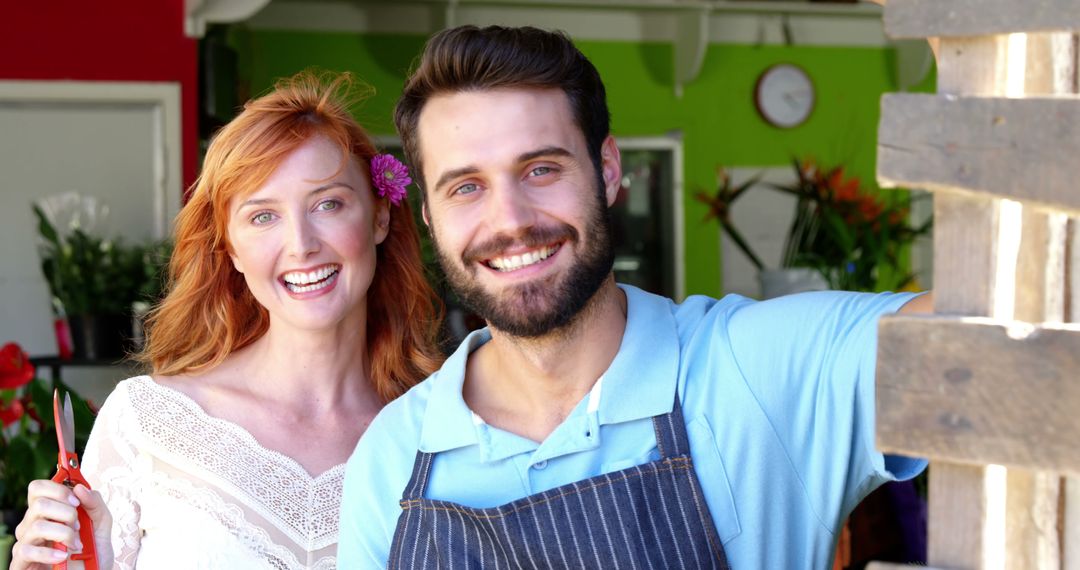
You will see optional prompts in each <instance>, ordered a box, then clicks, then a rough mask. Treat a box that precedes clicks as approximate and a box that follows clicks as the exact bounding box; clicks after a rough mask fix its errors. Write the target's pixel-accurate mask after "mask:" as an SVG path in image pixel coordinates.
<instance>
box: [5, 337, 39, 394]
mask: <svg viewBox="0 0 1080 570" xmlns="http://www.w3.org/2000/svg"><path fill="white" fill-rule="evenodd" d="M33 377H34V365H33V364H30V357H29V356H27V355H26V353H25V352H23V350H22V348H19V345H17V344H15V343H13V342H9V343H7V344H5V345H4V347H3V348H0V389H3V390H13V389H15V388H18V387H20V386H24V385H26V383H27V382H29V381H30V380H31V379H32V378H33Z"/></svg>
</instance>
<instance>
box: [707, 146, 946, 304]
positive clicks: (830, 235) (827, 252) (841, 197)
mask: <svg viewBox="0 0 1080 570" xmlns="http://www.w3.org/2000/svg"><path fill="white" fill-rule="evenodd" d="M793 164H794V167H795V172H796V174H797V175H798V177H797V180H796V182H795V183H794V184H792V185H791V186H781V185H775V184H770V185H769V187H770V188H772V189H773V190H776V191H778V192H783V193H785V194H789V195H791V196H793V197H795V198H796V203H795V217H794V219H793V220H792V223H791V227H790V228H788V234H787V238H786V239H785V241H784V250H783V258H782V260H781V266H782V267H809V268H811V269H814V270H816V271H818V272H819V273H821V275H822V276H823V277H824V278H825V280H826V281H827V282H828V284H829V287H830V288H832V289H837V290H845V291H883V290H892V291H896V290H901V289H904V288H905V287H908V286H910V285H911V283H912V281H914V274H912V273H910V272H908V271H906V270H905V268H904V267H902V265H903V259H902V253H903V251H904V250H905V248H907V247H908V246H909V245H910V244H911V243H912V242H913V241H914V240H915V239H916V238H917V237H919V236H921V235H923V234H925V233H927V232H928V231H930V226H931V222H929V221H928V222H926V223H925V224H923V225H922V226H919V227H913V226H911V225H910V224H909V222H908V201H907V200H906V195H905V196H904V198H905V199H904V200H897V201H895V202H891V203H887V202H884V201H882V200H881V199H880V198H878V196H877V192H874V191H867V189H866V188H864V187H863V186H862V184H861V183H860V181H859V179H858V178H855V177H849V176H847V175H846V174H845V172H844V168H843V167H834V168H830V169H822V168H819V167H818V166H817V165H815V164H814V163H813V162H810V161H806V162H800V161H798V160H794V161H793ZM719 178H720V184H719V187H718V189H717V191H716V193H715V195H708V194H705V193H703V192H699V193H698V194H697V196H696V198H697V200H698V201H700V202H702V203H704V204H706V205H708V206H709V212H708V214H707V215H706V218H705V219H706V220H709V219H712V218H715V219H716V220H717V221H718V222H719V224H720V226H721V228H723V230H724V231H725V232H726V233H727V234H728V236H729V237H730V238H731V239H732V241H733V242H734V243H735V245H736V246H737V247H738V248H739V249H740V250H741V251H742V252H743V253H744V254H745V255H746V256H747V257H748V258H749V259H750V261H751V262H752V263H753V264H754V265H755V266H756V267H757V268H758V269H759V270H761V269H763V268H764V266H763V264H762V262H761V260H760V259H759V258H758V257H757V255H755V254H754V252H753V251H752V250H751V248H750V246H749V244H748V243H747V242H746V240H745V239H743V237H742V235H741V234H740V233H739V231H738V229H737V228H736V227H735V224H734V221H733V220H732V218H731V207H732V204H733V203H734V202H735V200H737V199H738V198H739V197H740V196H742V195H743V194H744V193H745V192H746V191H747V190H748V189H750V188H751V187H752V186H754V185H755V184H756V183H757V181H758V179H757V178H754V179H752V180H749V181H748V182H746V183H744V184H742V185H740V186H737V187H736V186H733V185H732V184H731V179H730V178H729V176H728V175H727V173H726V172H724V171H723V170H721V171H720V176H719Z"/></svg>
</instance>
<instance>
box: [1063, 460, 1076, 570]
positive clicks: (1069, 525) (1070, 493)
mask: <svg viewBox="0 0 1080 570" xmlns="http://www.w3.org/2000/svg"><path fill="white" fill-rule="evenodd" d="M1064 510H1065V513H1064V516H1065V525H1064V529H1063V532H1062V542H1063V545H1064V548H1063V549H1062V550H1063V552H1062V554H1063V560H1062V564H1061V568H1062V570H1080V477H1067V478H1066V480H1065V505H1064Z"/></svg>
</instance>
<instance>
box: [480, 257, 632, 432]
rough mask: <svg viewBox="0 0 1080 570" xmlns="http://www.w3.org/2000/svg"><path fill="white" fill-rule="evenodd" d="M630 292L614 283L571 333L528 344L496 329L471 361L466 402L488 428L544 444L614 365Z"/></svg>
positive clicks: (555, 333)
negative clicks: (492, 427)
mask: <svg viewBox="0 0 1080 570" xmlns="http://www.w3.org/2000/svg"><path fill="white" fill-rule="evenodd" d="M626 310H627V300H626V295H625V293H623V292H622V290H621V289H619V288H618V287H617V286H616V285H615V280H614V278H613V277H609V278H608V279H607V280H606V281H605V282H604V284H603V285H601V287H600V290H599V291H597V292H596V295H594V296H593V298H592V299H591V300H590V301H589V303H588V305H587V306H586V307H585V308H584V309H583V310H582V312H581V313H580V314H579V315H578V316H577V317H575V319H574V321H573V322H571V323H570V324H569V325H567V326H566V327H563V328H561V329H559V330H557V331H552V332H551V333H550V334H547V335H544V336H542V337H538V338H529V339H523V338H520V337H514V336H511V335H508V334H506V333H504V332H502V331H499V330H497V329H494V328H492V329H491V341H490V342H488V343H487V344H485V345H484V346H482V347H480V348H479V349H477V350H476V351H475V352H474V353H473V354H472V355H470V356H469V362H468V366H467V368H466V372H465V386H464V389H463V392H464V393H463V396H464V398H465V401H466V403H468V405H469V407H470V409H472V410H473V411H474V412H476V413H477V414H479V415H480V417H481V418H483V419H484V421H485V422H487V423H488V424H490V425H493V426H495V427H498V428H500V429H503V430H506V431H509V432H511V433H515V434H517V435H520V436H523V437H527V438H529V439H531V440H533V441H537V442H540V441H543V440H544V439H545V438H547V436H548V435H549V434H550V433H551V432H552V431H554V430H555V428H556V427H558V426H559V424H560V423H562V421H563V420H564V419H565V418H566V416H568V415H569V414H570V412H571V411H572V410H573V409H574V407H575V406H576V405H577V404H578V402H580V401H581V399H582V398H583V397H584V396H585V395H586V394H587V393H588V392H589V390H591V389H592V387H593V385H594V384H595V383H596V381H597V380H598V379H599V378H600V376H601V375H602V374H603V373H604V371H606V370H607V369H608V367H609V366H610V365H611V361H612V360H614V359H615V355H616V354H617V353H618V352H619V345H620V344H621V343H622V337H623V332H624V331H625V329H626Z"/></svg>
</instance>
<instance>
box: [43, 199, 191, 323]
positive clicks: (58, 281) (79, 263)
mask: <svg viewBox="0 0 1080 570" xmlns="http://www.w3.org/2000/svg"><path fill="white" fill-rule="evenodd" d="M33 208H34V215H35V216H37V218H38V233H39V234H40V235H41V237H42V240H43V245H42V247H41V270H42V273H44V275H45V280H46V281H47V282H48V284H49V291H50V292H51V293H52V296H53V297H54V298H55V299H57V300H58V301H59V302H60V304H61V305H62V306H63V309H64V311H65V312H66V313H67V314H71V315H90V314H95V315H106V314H127V313H129V312H130V310H131V304H132V303H134V302H135V301H138V300H151V301H152V300H156V299H157V298H158V297H159V296H160V294H161V289H162V283H163V271H164V267H165V265H166V264H167V260H168V255H169V253H170V252H171V246H170V245H169V244H168V243H167V242H161V243H155V244H151V245H147V246H142V245H127V244H125V243H123V242H122V241H120V240H110V239H106V238H101V237H98V236H93V235H89V234H87V233H86V232H84V231H82V230H81V229H78V228H75V229H73V230H71V232H70V233H68V234H67V235H66V236H63V237H61V236H60V234H59V232H58V231H57V230H56V228H55V227H54V226H53V225H52V224H51V223H50V222H49V220H48V218H47V217H46V216H45V213H44V212H42V210H41V208H39V207H38V206H37V205H36V204H35V205H34V206H33Z"/></svg>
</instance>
